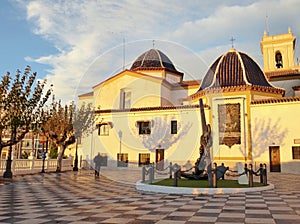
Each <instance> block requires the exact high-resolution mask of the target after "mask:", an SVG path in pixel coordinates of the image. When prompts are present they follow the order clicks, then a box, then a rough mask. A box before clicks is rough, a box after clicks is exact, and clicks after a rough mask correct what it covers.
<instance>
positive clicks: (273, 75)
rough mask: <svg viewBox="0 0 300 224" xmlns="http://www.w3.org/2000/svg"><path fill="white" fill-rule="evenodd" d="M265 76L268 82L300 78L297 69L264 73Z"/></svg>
mask: <svg viewBox="0 0 300 224" xmlns="http://www.w3.org/2000/svg"><path fill="white" fill-rule="evenodd" d="M265 74H266V76H267V78H268V79H269V80H275V79H280V78H284V77H285V78H287V77H293V76H298V77H299V76H300V72H299V70H298V69H278V70H276V71H272V72H265Z"/></svg>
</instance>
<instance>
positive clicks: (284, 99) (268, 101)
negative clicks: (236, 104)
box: [251, 96, 300, 105]
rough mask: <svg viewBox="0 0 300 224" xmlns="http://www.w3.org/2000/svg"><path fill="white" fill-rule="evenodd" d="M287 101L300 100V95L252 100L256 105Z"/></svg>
mask: <svg viewBox="0 0 300 224" xmlns="http://www.w3.org/2000/svg"><path fill="white" fill-rule="evenodd" d="M286 102H300V96H291V97H282V98H268V99H259V100H252V101H251V104H253V105H256V104H272V103H286Z"/></svg>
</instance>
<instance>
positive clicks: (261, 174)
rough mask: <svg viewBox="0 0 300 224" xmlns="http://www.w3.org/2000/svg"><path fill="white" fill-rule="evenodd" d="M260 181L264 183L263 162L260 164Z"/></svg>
mask: <svg viewBox="0 0 300 224" xmlns="http://www.w3.org/2000/svg"><path fill="white" fill-rule="evenodd" d="M259 181H260V183H261V184H262V183H263V164H262V163H261V164H259Z"/></svg>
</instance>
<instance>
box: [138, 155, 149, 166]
mask: <svg viewBox="0 0 300 224" xmlns="http://www.w3.org/2000/svg"><path fill="white" fill-rule="evenodd" d="M149 164H150V153H140V154H139V166H142V165H149Z"/></svg>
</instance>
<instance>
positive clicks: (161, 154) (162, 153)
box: [155, 149, 165, 170]
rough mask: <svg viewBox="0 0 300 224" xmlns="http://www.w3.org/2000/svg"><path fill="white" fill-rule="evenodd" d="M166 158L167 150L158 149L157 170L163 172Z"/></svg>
mask: <svg viewBox="0 0 300 224" xmlns="http://www.w3.org/2000/svg"><path fill="white" fill-rule="evenodd" d="M164 157H165V150H164V149H156V158H155V162H156V169H157V170H163V169H164Z"/></svg>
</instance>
